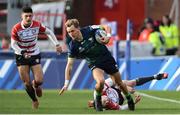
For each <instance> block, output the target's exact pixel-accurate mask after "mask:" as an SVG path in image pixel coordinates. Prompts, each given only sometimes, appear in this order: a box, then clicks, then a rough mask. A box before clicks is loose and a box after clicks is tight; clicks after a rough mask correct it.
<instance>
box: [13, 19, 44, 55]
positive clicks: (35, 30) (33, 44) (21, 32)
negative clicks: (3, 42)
mask: <svg viewBox="0 0 180 115" xmlns="http://www.w3.org/2000/svg"><path fill="white" fill-rule="evenodd" d="M45 31H46V27H45V26H43V25H42V24H41V23H40V22H38V21H34V20H33V21H32V24H31V25H30V27H28V28H25V27H24V25H23V23H22V22H19V23H17V24H16V25H15V26H14V27H13V28H12V32H11V39H13V40H15V41H16V42H17V45H18V46H19V48H21V49H22V50H27V51H28V53H29V55H37V54H39V53H40V51H39V47H38V45H37V39H38V34H39V33H44V32H45ZM15 54H19V55H21V54H20V52H18V50H16V49H15Z"/></svg>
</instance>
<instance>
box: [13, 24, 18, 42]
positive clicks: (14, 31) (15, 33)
mask: <svg viewBox="0 0 180 115" xmlns="http://www.w3.org/2000/svg"><path fill="white" fill-rule="evenodd" d="M11 39H13V40H15V41H18V35H17V29H16V27H13V28H12V30H11Z"/></svg>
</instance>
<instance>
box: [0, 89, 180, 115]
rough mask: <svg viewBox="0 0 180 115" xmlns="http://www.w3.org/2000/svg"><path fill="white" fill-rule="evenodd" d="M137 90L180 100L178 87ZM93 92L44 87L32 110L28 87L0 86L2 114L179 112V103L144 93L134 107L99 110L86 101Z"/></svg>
mask: <svg viewBox="0 0 180 115" xmlns="http://www.w3.org/2000/svg"><path fill="white" fill-rule="evenodd" d="M138 92H141V93H145V94H148V95H153V96H156V97H160V98H166V99H171V100H177V101H178V102H180V92H176V91H138ZM92 94H93V91H92V90H72V91H66V92H65V93H64V94H63V95H61V96H59V95H58V90H44V91H43V97H41V98H39V100H40V106H39V109H38V110H33V109H31V101H30V99H29V97H28V96H27V94H26V93H25V90H8V91H7V90H0V114H180V103H175V102H168V101H163V100H156V99H152V98H149V97H145V96H142V100H141V102H140V103H138V104H137V105H136V110H135V111H129V110H124V111H113V110H105V111H103V112H96V111H95V110H94V109H92V108H88V107H87V101H88V100H90V99H92V98H93V97H92Z"/></svg>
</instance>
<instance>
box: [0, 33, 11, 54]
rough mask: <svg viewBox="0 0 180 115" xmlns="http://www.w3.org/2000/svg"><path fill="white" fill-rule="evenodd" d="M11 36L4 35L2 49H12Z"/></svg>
mask: <svg viewBox="0 0 180 115" xmlns="http://www.w3.org/2000/svg"><path fill="white" fill-rule="evenodd" d="M10 42H11V41H10V37H9V36H4V37H1V38H0V50H1V51H5V52H6V51H9V50H11V46H10Z"/></svg>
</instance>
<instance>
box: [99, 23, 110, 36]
mask: <svg viewBox="0 0 180 115" xmlns="http://www.w3.org/2000/svg"><path fill="white" fill-rule="evenodd" d="M100 28H101V29H103V30H105V31H106V33H107V37H111V27H109V26H108V25H100Z"/></svg>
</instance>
